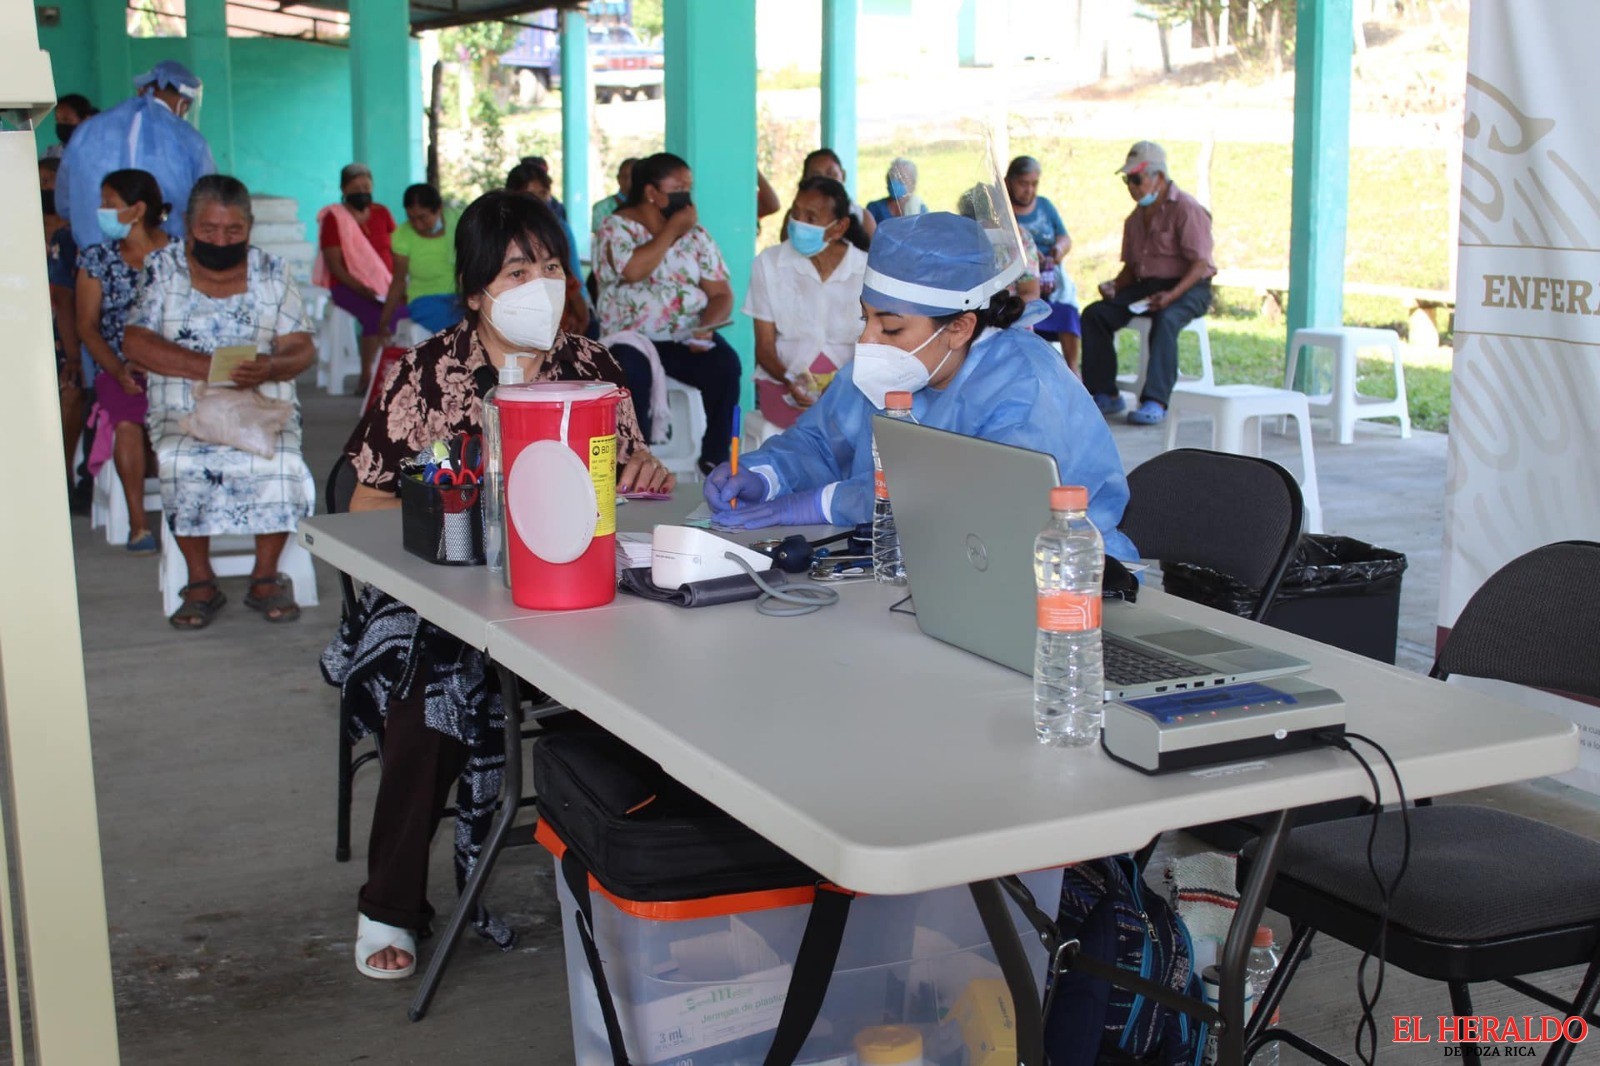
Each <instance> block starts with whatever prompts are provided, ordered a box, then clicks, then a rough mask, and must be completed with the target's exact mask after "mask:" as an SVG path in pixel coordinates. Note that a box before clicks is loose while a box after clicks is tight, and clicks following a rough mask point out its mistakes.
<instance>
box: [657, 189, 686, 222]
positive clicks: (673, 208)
mask: <svg viewBox="0 0 1600 1066" xmlns="http://www.w3.org/2000/svg"><path fill="white" fill-rule="evenodd" d="M693 202H694V201H693V200H691V199H689V193H688V192H687V191H686V190H683V189H679V190H678V191H677V192H669V193H667V206H665V207H663V208H662V209H661V217H662V218H671V217H672V216H673V215H675V214H677V213H678V212H679V211H682V210H683V209H684V208H686V207H688V206H689V205H690V204H692V203H693Z"/></svg>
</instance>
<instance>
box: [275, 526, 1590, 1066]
mask: <svg viewBox="0 0 1600 1066" xmlns="http://www.w3.org/2000/svg"><path fill="white" fill-rule="evenodd" d="M634 506H635V505H633V504H630V505H629V508H630V509H631V508H633V507H634ZM686 509H687V508H686V506H684V507H674V508H671V509H670V510H669V509H668V508H667V505H662V510H660V511H658V512H657V513H658V514H671V513H672V511H674V510H675V511H676V512H677V513H680V514H681V513H682V512H683V510H686ZM652 510H654V509H653V508H652ZM635 516H637V517H635ZM627 517H628V518H629V519H633V520H635V521H640V520H643V519H644V518H645V517H646V513H645V509H644V508H640V510H639V511H637V512H634V513H633V514H629V515H628V516H627ZM618 518H619V524H620V523H621V521H622V520H623V514H622V513H621V512H619V515H618ZM659 520H670V519H659ZM358 522H359V523H363V524H362V525H361V526H360V528H357V523H358ZM636 528H637V527H636ZM302 530H303V531H304V532H303V533H302V541H303V542H304V543H305V544H306V546H307V547H308V548H309V549H311V550H312V552H313V553H315V554H319V555H322V557H324V558H326V559H327V560H328V561H329V562H330V563H333V564H334V565H336V566H339V567H340V568H341V569H344V570H346V572H348V573H350V574H352V576H355V577H358V578H360V579H362V580H366V581H372V582H374V583H376V584H378V585H379V587H381V588H384V589H385V591H388V592H389V593H390V594H391V595H394V596H397V597H398V598H400V599H402V600H405V601H406V602H408V603H410V604H411V606H413V607H414V608H417V609H418V611H419V613H420V614H422V615H423V616H424V617H427V618H429V619H430V620H432V621H435V622H437V623H438V624H440V625H441V626H444V627H445V628H447V629H450V630H451V632H454V633H456V634H457V635H458V636H460V637H462V639H463V640H466V641H468V642H469V643H472V644H474V645H475V646H483V647H485V649H486V650H487V652H488V653H489V656H490V658H491V659H492V660H493V661H494V662H495V663H496V665H497V666H498V667H499V668H500V669H502V670H503V671H506V672H508V673H509V674H512V675H515V676H517V677H522V678H526V679H527V680H528V681H529V682H530V683H533V684H535V685H537V686H538V687H539V688H540V689H542V690H543V691H545V692H547V693H549V694H550V696H552V697H553V698H554V699H556V700H558V701H560V702H561V703H562V704H564V705H566V706H568V707H572V708H575V709H578V710H581V711H582V713H583V714H584V715H585V716H587V717H588V718H590V719H591V720H593V721H594V722H595V723H597V724H598V725H600V726H601V727H603V728H605V729H607V730H608V731H610V732H611V733H613V734H615V735H616V736H618V737H620V738H621V739H622V740H624V741H626V742H627V743H629V744H631V745H633V746H634V747H635V748H637V749H639V750H640V751H642V752H644V753H645V754H646V755H648V756H649V757H650V758H652V759H655V760H656V761H657V762H659V763H660V764H661V766H662V768H663V769H664V770H665V771H666V772H667V773H669V774H671V775H672V776H674V777H676V778H677V779H679V780H681V781H682V782H684V783H685V784H686V785H688V786H690V787H691V788H693V789H694V790H695V791H696V792H698V793H699V794H700V795H702V796H704V797H705V798H706V799H707V800H709V801H710V802H712V803H714V804H716V805H717V806H719V807H721V808H722V809H723V810H725V811H727V812H728V813H730V814H732V815H733V816H735V817H737V818H738V819H739V820H740V821H742V822H744V823H745V824H746V825H748V826H750V827H751V828H752V829H754V830H755V831H756V832H758V833H760V834H761V835H763V836H764V837H766V838H767V839H769V840H770V841H772V842H773V843H774V844H776V845H777V846H779V847H781V848H783V849H784V850H785V851H787V852H789V853H790V854H791V855H793V856H794V857H796V858H797V859H799V860H801V861H802V862H804V863H806V864H807V865H808V866H810V867H812V868H813V869H815V870H817V871H818V872H819V873H820V874H822V875H823V876H825V877H827V878H829V879H830V880H831V881H833V882H835V883H836V884H838V885H840V886H842V887H844V888H848V889H853V890H857V891H862V892H871V893H879V894H908V893H915V892H922V891H926V890H930V889H935V888H943V887H948V886H951V885H959V884H967V885H970V886H972V889H973V894H974V899H975V901H976V902H977V903H978V905H979V908H980V910H984V911H985V912H986V913H985V920H986V925H987V926H988V928H989V930H990V934H991V937H992V939H994V941H995V946H996V951H997V955H998V956H999V957H1000V959H1001V963H1002V967H1003V968H1004V969H1005V970H1006V973H1007V979H1008V980H1009V981H1010V982H1011V984H1012V987H1013V998H1014V1000H1015V1002H1016V1005H1017V1010H1018V1034H1019V1055H1020V1057H1021V1059H1022V1061H1023V1062H1025V1063H1028V1064H1029V1066H1033V1064H1035V1063H1038V1062H1039V1061H1040V1051H1039V1048H1040V1044H1039V1040H1040V1035H1039V1034H1040V1032H1041V1029H1040V1018H1039V1007H1038V1004H1039V997H1038V990H1037V986H1036V984H1035V982H1034V979H1033V976H1032V973H1031V971H1030V970H1028V969H1027V967H1026V965H1025V963H1024V960H1023V958H1022V953H1021V944H1020V941H1019V940H1018V938H1017V936H1016V933H1015V930H1014V928H1013V927H1012V925H1011V922H1010V920H1009V918H1007V917H1005V911H1004V904H1003V899H1002V889H1001V886H1000V883H999V879H1001V878H1004V877H1007V876H1009V875H1013V874H1016V873H1019V872H1022V871H1026V870H1033V869H1043V868H1047V867H1054V866H1062V865H1065V864H1068V863H1073V862H1079V861H1083V860H1088V859H1093V858H1097V857H1100V856H1105V855H1111V854H1117V853H1121V852H1126V851H1133V850H1136V849H1138V848H1139V847H1141V846H1143V845H1144V844H1146V843H1147V842H1148V841H1149V840H1150V839H1151V838H1152V837H1153V836H1154V835H1156V834H1158V833H1161V832H1163V831H1166V830H1170V829H1179V828H1184V827H1187V826H1194V825H1200V824H1205V823H1210V822H1215V821H1223V820H1227V819H1232V818H1240V817H1246V816H1252V815H1259V814H1261V813H1263V812H1277V813H1276V814H1275V816H1274V817H1273V820H1272V822H1271V825H1270V828H1269V829H1268V831H1267V832H1266V833H1265V834H1264V836H1263V838H1262V843H1261V848H1260V852H1259V854H1258V856H1257V859H1256V861H1255V863H1254V864H1253V865H1252V867H1251V871H1250V876H1249V880H1248V882H1247V884H1246V885H1245V886H1244V888H1243V891H1242V893H1241V901H1240V907H1239V910H1238V912H1237V916H1236V919H1235V922H1234V926H1233V929H1232V932H1231V933H1230V935H1229V938H1228V943H1227V945H1226V946H1225V947H1224V950H1223V956H1222V959H1223V975H1224V988H1223V996H1222V1004H1221V1010H1222V1014H1223V1016H1224V1018H1225V1019H1226V1020H1227V1023H1228V1024H1226V1025H1225V1027H1224V1033H1223V1040H1222V1054H1223V1058H1222V1061H1223V1062H1226V1063H1239V1062H1242V1056H1243V1037H1244V1034H1243V1028H1244V1026H1243V1023H1244V1021H1245V1019H1244V1016H1243V1009H1244V989H1243V970H1244V965H1243V964H1244V958H1245V955H1246V953H1247V951H1248V948H1249V940H1250V935H1251V934H1252V933H1253V932H1254V930H1255V927H1256V924H1257V922H1258V921H1259V918H1260V914H1261V910H1262V908H1263V907H1264V905H1265V901H1266V895H1267V891H1268V889H1269V888H1270V885H1271V879H1272V877H1273V876H1274V874H1275V872H1276V865H1277V857H1278V854H1279V852H1280V850H1281V847H1282V843H1283V839H1284V836H1285V834H1286V830H1287V826H1288V824H1289V821H1290V812H1291V811H1292V809H1294V808H1297V807H1303V806H1307V805H1311V804H1316V803H1322V802H1325V801H1329V800H1337V799H1344V798H1349V797H1353V796H1367V797H1368V798H1372V797H1371V795H1370V786H1369V783H1368V780H1367V778H1366V776H1365V774H1364V773H1363V771H1362V770H1361V769H1360V767H1359V766H1358V765H1357V764H1356V763H1355V762H1354V761H1353V760H1352V759H1351V758H1350V757H1349V756H1348V755H1346V754H1343V753H1339V752H1334V751H1313V752H1302V753H1297V754H1292V755H1286V756H1280V757H1275V758H1270V759H1264V760H1257V761H1252V762H1247V763H1244V764H1239V765H1235V766H1230V767H1218V768H1211V769H1202V770H1197V771H1193V772H1188V773H1175V774H1169V775H1163V776H1158V777H1152V776H1146V775H1143V774H1140V773H1138V772H1137V771H1134V770H1132V769H1129V768H1128V767H1126V766H1122V765H1120V764H1118V763H1115V762H1113V761H1112V760H1111V759H1110V758H1109V757H1108V756H1106V755H1105V754H1104V752H1102V751H1100V750H1098V749H1094V748H1091V749H1087V750H1076V751H1072V750H1059V749H1052V748H1041V747H1039V746H1038V745H1037V744H1036V743H1035V741H1034V739H1033V721H1032V705H1031V697H1032V683H1031V679H1030V678H1028V677H1026V676H1024V675H1021V674H1018V673H1015V672H1013V671H1011V670H1008V669H1006V668H1004V667H1001V666H997V665H995V664H993V663H990V662H988V661H986V660H984V659H981V658H979V657H977V656H974V655H971V654H969V653H967V652H964V651H961V650H959V649H956V648H953V647H950V646H947V645H944V644H941V643H939V642H938V641H935V640H932V639H930V638H928V637H925V636H923V635H922V633H921V632H920V631H919V630H918V629H917V626H916V622H915V620H914V619H913V618H911V617H908V616H906V615H903V614H898V613H891V612H890V611H889V607H890V605H891V604H893V603H894V602H895V601H896V600H898V599H899V598H900V597H901V596H903V595H904V590H898V589H891V588H886V587H882V586H878V585H875V584H872V583H870V582H868V583H861V584H853V585H842V586H840V592H841V596H842V599H841V602H840V603H839V604H838V605H837V606H834V607H831V608H828V609H826V610H823V611H820V612H818V613H816V614H812V615H808V616H804V617H800V618H770V617H766V616H762V615H759V614H757V613H756V611H755V610H754V606H753V604H749V603H744V604H735V605H728V606H723V607H717V608H709V609H701V610H684V609H681V608H678V607H674V606H670V605H665V604H658V603H651V602H646V601H642V600H635V599H631V598H626V597H619V599H618V600H617V601H616V602H614V603H613V604H611V605H609V606H607V607H605V608H600V609H595V610H590V611H575V612H552V613H536V612H526V611H520V610H519V609H517V608H515V607H513V606H511V605H510V601H509V598H508V597H506V598H504V600H503V601H502V596H503V590H501V589H500V588H499V587H498V585H494V586H493V587H492V588H491V589H490V590H489V593H488V595H485V594H484V590H483V586H485V585H488V584H489V578H488V577H487V575H485V574H484V573H483V572H482V571H481V570H478V571H471V572H458V573H457V574H456V575H454V576H451V577H449V578H441V577H439V576H438V575H437V574H436V573H429V571H435V572H437V571H441V570H444V569H446V568H443V567H433V566H430V565H429V564H427V563H425V562H423V561H422V560H420V559H415V558H413V557H410V556H406V555H404V553H403V552H402V551H401V550H400V547H399V540H400V538H399V523H398V516H393V515H390V516H389V524H388V526H387V528H386V529H385V528H384V527H383V526H382V524H381V523H380V522H377V521H374V520H373V516H348V517H346V516H339V517H335V518H331V519H330V518H323V519H316V520H313V521H310V522H307V523H305V524H304V525H303V526H302ZM335 541H337V542H338V546H337V547H335V546H334V542H335ZM474 582H476V585H475V586H474ZM408 596H412V597H414V598H410V599H408V598H407V597H408ZM1150 608H1155V609H1159V610H1161V611H1163V612H1166V613H1168V614H1171V615H1173V616H1175V617H1177V618H1179V619H1183V620H1186V621H1192V622H1195V623H1197V624H1202V625H1207V626H1210V627H1211V628H1213V629H1217V630H1219V631H1221V632H1223V633H1226V634H1229V635H1232V636H1236V637H1239V638H1242V639H1247V640H1250V641H1253V642H1255V643H1258V644H1261V645H1264V646H1266V647H1270V648H1276V649H1279V650H1282V651H1285V652H1289V653H1292V654H1295V655H1299V656H1300V657H1302V658H1305V659H1307V660H1309V661H1310V662H1311V663H1312V668H1311V670H1310V671H1309V672H1308V674H1307V676H1308V677H1309V678H1310V679H1311V680H1314V681H1316V682H1318V683H1319V684H1323V685H1327V686H1329V687H1332V688H1334V689H1337V690H1338V691H1339V692H1341V693H1342V694H1343V696H1344V697H1345V700H1346V701H1347V704H1348V714H1349V726H1350V729H1351V730H1353V731H1355V732H1360V733H1364V734H1367V735H1369V736H1371V737H1373V738H1375V739H1376V740H1378V741H1379V742H1380V743H1382V744H1383V745H1384V746H1385V748H1386V749H1387V750H1388V752H1389V754H1390V755H1391V756H1392V757H1393V758H1394V760H1395V763H1396V765H1397V767H1398V768H1399V771H1400V774H1401V777H1402V780H1403V781H1404V783H1405V788H1406V792H1407V794H1408V796H1410V797H1413V798H1421V797H1424V796H1435V795H1442V794H1445V793H1448V792H1452V791H1458V790H1460V789H1462V788H1464V787H1474V788H1476V787H1484V786H1488V785H1495V784H1503V783H1507V782H1511V781H1518V780H1524V779H1527V778H1532V777H1539V776H1543V775H1546V774H1554V773H1559V772H1562V771H1564V770H1567V769H1570V768H1571V767H1572V766H1574V765H1575V764H1576V761H1577V756H1578V740H1577V732H1576V729H1575V727H1574V726H1573V725H1572V724H1571V723H1570V722H1566V721H1562V720H1558V719H1556V718H1553V717H1550V716H1547V715H1543V714H1540V713H1538V712H1534V711H1529V710H1525V709H1522V708H1519V707H1516V706H1513V705H1511V704H1508V703H1503V702H1500V701H1497V700H1494V699H1491V698H1489V697H1486V696H1482V695H1479V694H1476V693H1472V692H1468V691H1464V690H1462V689H1460V688H1458V687H1456V686H1450V687H1446V686H1444V685H1442V684H1439V683H1438V682H1435V681H1431V680H1429V679H1427V678H1425V677H1422V676H1420V675H1416V674H1411V673H1407V672H1405V671H1402V670H1399V669H1397V668H1395V667H1392V666H1387V665H1384V664H1381V663H1377V662H1375V661H1373V660H1370V659H1365V658H1362V657H1360V656H1356V655H1352V654H1350V653H1347V652H1344V651H1341V650H1339V649H1336V648H1333V647H1330V646H1327V645H1323V644H1318V643H1316V642H1314V641H1310V640H1307V639H1305V638H1303V637H1299V636H1296V635H1294V634H1290V633H1286V632H1283V631H1280V630H1274V629H1270V628H1268V627H1265V626H1262V625H1259V624H1257V623H1254V622H1250V621H1248V620H1245V619H1240V618H1235V617H1233V616H1231V615H1227V614H1224V613H1222V612H1218V611H1215V610H1211V609H1209V608H1205V607H1201V606H1199V605H1197V604H1193V603H1189V602H1186V601H1183V600H1179V599H1176V598H1174V597H1170V596H1166V595H1164V594H1163V593H1161V592H1160V591H1159V590H1156V589H1151V588H1146V589H1144V590H1142V591H1141V592H1140V595H1139V604H1138V606H1134V607H1127V606H1125V605H1108V608H1107V609H1108V610H1112V609H1128V610H1141V609H1150ZM456 627H460V628H459V629H458V628H456ZM474 634H477V635H483V636H486V643H485V644H483V645H478V644H477V641H476V640H475V639H473V637H474ZM508 702H510V701H508ZM508 730H509V726H508ZM509 765H510V760H508V769H509ZM1380 780H1384V778H1383V776H1382V775H1380ZM509 786H510V778H509V776H508V788H509ZM507 795H512V794H511V793H509V792H508V793H507ZM1383 798H1384V799H1385V800H1386V801H1392V800H1393V799H1394V795H1393V794H1392V792H1389V791H1387V790H1386V792H1385V796H1384V797H1383ZM514 803H515V796H514V795H513V796H512V802H511V803H510V804H506V805H503V807H502V818H503V819H504V820H505V821H506V822H507V823H508V824H509V821H510V817H511V814H513V813H514ZM497 829H498V827H497ZM991 919H993V920H991Z"/></svg>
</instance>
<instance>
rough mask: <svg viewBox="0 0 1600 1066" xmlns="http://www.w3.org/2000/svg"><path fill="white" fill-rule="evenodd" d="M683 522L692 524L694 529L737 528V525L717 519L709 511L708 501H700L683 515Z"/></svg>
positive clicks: (688, 524) (687, 524)
mask: <svg viewBox="0 0 1600 1066" xmlns="http://www.w3.org/2000/svg"><path fill="white" fill-rule="evenodd" d="M683 524H684V525H686V526H694V527H695V528H696V529H721V530H729V529H738V528H739V527H738V526H728V525H723V524H722V523H721V522H719V521H717V516H716V515H714V514H712V513H711V505H710V504H709V503H701V504H700V506H699V507H696V508H695V509H694V510H692V511H690V512H689V513H688V514H686V515H684V516H683Z"/></svg>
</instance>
